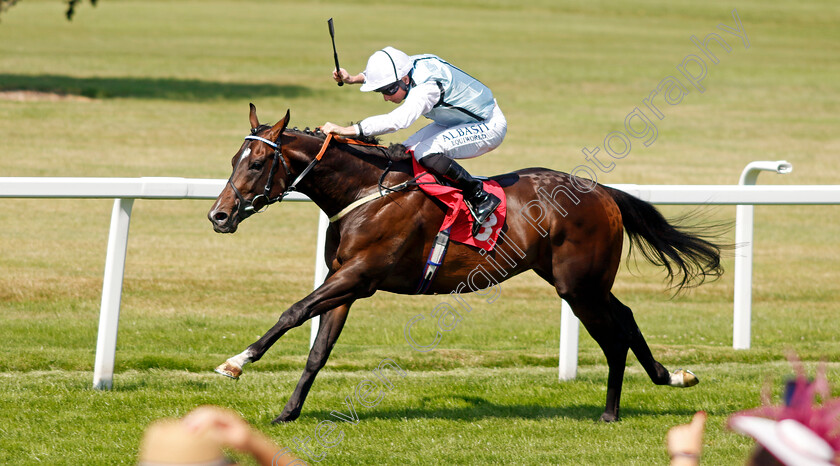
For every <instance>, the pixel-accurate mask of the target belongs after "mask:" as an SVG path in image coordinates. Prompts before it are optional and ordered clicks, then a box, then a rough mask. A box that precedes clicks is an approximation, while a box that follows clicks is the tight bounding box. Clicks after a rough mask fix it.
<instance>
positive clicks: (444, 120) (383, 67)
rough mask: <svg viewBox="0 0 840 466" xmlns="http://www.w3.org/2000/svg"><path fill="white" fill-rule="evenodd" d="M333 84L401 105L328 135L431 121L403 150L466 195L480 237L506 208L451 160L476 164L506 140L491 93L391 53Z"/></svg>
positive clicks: (431, 60) (449, 69)
mask: <svg viewBox="0 0 840 466" xmlns="http://www.w3.org/2000/svg"><path fill="white" fill-rule="evenodd" d="M333 79H335V80H336V81H337V82H345V83H348V84H362V87H361V89H360V90H361V91H362V92H369V91H375V92H379V93H382V96H383V97H384V99H385V100H386V101H388V102H393V103H395V104H400V103H401V104H402V105H400V106H399V107H397V108H396V109H394V110H393V111H391V112H390V113H387V114H384V115H377V116H372V117H368V118H365V119H364V120H362V121H360V122H359V123H357V124H354V125H352V126H339V125H336V124H334V123H330V122H327V123H325V124H324V125H323V126H322V127H321V130H322V131H324V132H325V133H333V134H337V135H340V136H348V137H356V136H361V135H366V136H378V135H380V134H387V133H393V132H395V131H398V130H401V129H405V128H408V127H409V126H411V124H412V123H414V122H415V121H417V120H418V119H419V118H420V117H421V116H425V117H426V118H428V119H430V120H432V121H433V122H432V123H430V124H429V125H427V126H425V127H423V128H422V129H420V131H418V132H416V133H415V134H414V135H412V136H411V137H409V138H408V139H407V140H406V141H405V142H404V143H403V144H404V145H405V146H406V147H407V148H408V149H409V150H411V151H413V153H414V158H415V159H416V160H417V162H418V163H419V164H420V165H421V166H422V167H423V168H425V169H426V170H428V171H429V172H430V173H432V174H434V175H436V176H438V177H442V178H444V179H446V180H448V181H449V182H450V183H451V184H452V185H453V186H454V187H456V188H458V189H460V190H461V191H462V192H463V194H464V200H465V201H466V203H467V206H468V207H469V208H470V211H471V212H472V214H473V217H475V222H473V235H475V234H476V233H477V232H478V231H479V229H480V227H481V224H482V223H484V221H485V220H487V218H488V217H489V216H490V214H492V213H493V211H494V210H495V209H496V207H498V206H499V204H500V202H501V201H500V200H499V198H497V197H496V196H494V195H492V194H490V193H488V192H487V191H485V190H484V187H483V184H482V182H481V181H480V180H477V179H475V178H473V177H472V176H471V175H470V174H469V173H467V171H466V170H465V169H464V168H463V167H461V165H459V164H458V163H457V162H455V160H453V159H468V158H473V157H478V156H479V155H482V154H485V153H487V152H490V151H491V150H493V149H495V148H496V147H498V146H499V144H501V143H502V140H503V139H504V138H505V133H506V132H507V121H505V116H504V115H503V114H502V111H501V110H500V109H499V106H498V105H496V100H495V99H494V98H493V92H492V91H491V90H490V89H489V88H488V87H487V86H485V85H484V84H482V83H481V82H479V81H478V80H477V79H475V78H473V77H472V76H470V75H468V74H467V73H465V72H463V71H461V70H460V69H458V68H456V67H455V66H453V65H451V64H449V63H448V62H446V61H444V60H442V59H441V58H439V57H437V56H435V55H414V56H408V55H406V54H405V53H403V52H401V51H399V50H397V49H395V48H393V47H385V48H384V49H382V50H377V51H376V52H375V53H374V54H373V55H371V56H370V58H369V59H368V62H367V67H366V68H365V71H364V72H362V73H360V74H357V75H355V76H351V75H350V74H349V73H348V72H347V70H345V69H344V68H341V69H339V70H337V71H333Z"/></svg>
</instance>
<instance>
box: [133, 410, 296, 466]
mask: <svg viewBox="0 0 840 466" xmlns="http://www.w3.org/2000/svg"><path fill="white" fill-rule="evenodd" d="M223 448H232V449H234V450H236V451H238V452H241V453H246V454H248V455H250V456H251V457H253V458H254V459H255V460H256V461H257V463H258V464H260V465H264V466H292V465H296V466H298V465H305V464H306V463H305V462H304V461H303V460H300V459H297V458H295V457H293V456H291V455H289V454H288V453H287V452H288V450H281V449H280V447H278V446H277V445H275V444H274V442H272V441H271V440H270V439H269V438H268V437H266V436H265V435H263V434H262V433H261V432H259V431H257V430H255V429H253V428H252V427H251V426H250V425H248V423H247V422H245V420H244V419H242V418H241V417H240V416H239V415H238V414H236V413H235V412H233V411H231V410H227V409H223V408H219V407H215V406H202V407H200V408H196V409H195V410H193V411H191V412H190V413H189V414H187V415H186V416H184V418H183V419H161V420H158V421H155V422H153V423H151V424H150V425H149V426H148V427H147V428H146V432H145V433H144V435H143V440H142V442H141V443H140V456H139V461H138V464H139V465H141V466H152V465H155V466H157V465H176V464H181V465H185V464H189V465H192V466H197V465H206V466H224V465H231V464H236V463H235V462H234V461H232V460H231V459H229V458H227V457H226V456H225V454H224V451H222V449H223Z"/></svg>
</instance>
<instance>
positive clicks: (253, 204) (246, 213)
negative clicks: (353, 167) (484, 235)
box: [228, 133, 417, 222]
mask: <svg viewBox="0 0 840 466" xmlns="http://www.w3.org/2000/svg"><path fill="white" fill-rule="evenodd" d="M245 140H254V141H260V142H262V143H265V144H268V145H269V146H270V147H271V148H273V149H274V156H273V158H272V160H271V168H270V169H269V172H268V180H266V182H265V187H264V188H263V192H262V193H261V194H257V195H256V196H254V198H253V199H251V200H250V201H248V200H246V199H245V197H244V196H242V193H240V192H239V190H238V189H237V188H236V186H234V184H233V177H234V176H235V175H236V169H235V168H234V170H233V173H231V175H230V178H228V184H229V185H230V187H231V188H232V189H233V193H234V194H235V195H236V198H237V200H238V201H239V216H240V218H243V219H244V218H247V217H250V216H251V215H253V214H258V213H262V212H265V210H266V209H267V208H268V206H269V205H271V204H274V203H276V202H280V201H282V200H283V199H284V198H285V197H286V196H288V195H289V194H291V193H293V192H295V191H297V185H298V183H300V181H301V180H302V179H303V178H304V177H305V176H306V175H307V174H309V172H310V171H312V169H313V168H315V165H317V164H318V162H320V161H321V158H323V157H324V154H325V153H326V152H327V147H329V145H330V142H331V141H332V140H335V141H337V142H340V143H343V144H351V145H356V146H369V147H381V148H384V147H385V146H382V145H380V144H373V143H369V142H364V141H359V140H357V139H351V138H345V137H341V136H333V134H332V133H329V134H327V137H326V138H325V139H324V143H323V145H321V150H319V151H318V154H317V155H316V156H315V158H314V159H312V161H311V162H309V165H307V166H306V168H304V169H303V171H302V172H300V174H299V175H298V176H297V177H296V178H295V179H294V181H292V183H291V184H289V185H288V186H286V188H284V189H283V192H281V193H280V194H279V195H277V196H275V197H271V191H272V189H273V188H274V175H275V174H276V173H277V162H278V160H279V161H280V163H281V164H282V165H283V169H284V170H285V171H286V177H287V178H288V177H291V176H292V172H291V170H290V169H289V164H288V163H287V162H286V158H285V157H283V151H282V147H281V145H280V136H278V137H277V141H271V140H269V139H266V138H263V137H260V136H257V135H256V134H250V135H248V136H245ZM390 166H391V161H390V160H389V162H388V168H386V170H385V172H384V173H383V174H382V177H381V178H380V181H379V191H378V192H376V193H373V194H371V195H368V196H365V197H362V198H361V199H357V200H356V201H355V202H353V203H351V204H350V205H348V206H347V207H345V208H344V209H342V210H341V211H340V212H339V213H338V214H336V215H334V216H332V217H330V222H335V221H336V220H339V219H340V218H342V217H344V216H345V215H347V214H348V213H349V212H350V211H352V210H353V209H355V208H356V207H359V206H361V205H363V204H366V203H368V202H370V201H373V200H375V199H379V198H381V197H385V196H386V195H388V194H390V193H391V192H397V191H400V190H402V189H405V188H406V187H408V186H409V185H410V184H411V183H412V182H415V181H417V177H415V178H413V179H411V180H408V181H404V182H402V183H400V184H398V185H396V186H391V187H386V186H383V185H382V180H383V179H384V177H385V174H386V173H387V172H388V169H390ZM237 168H238V167H237ZM383 189H384V191H385V192H384V193H383Z"/></svg>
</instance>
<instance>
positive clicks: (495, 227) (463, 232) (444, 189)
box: [412, 157, 507, 294]
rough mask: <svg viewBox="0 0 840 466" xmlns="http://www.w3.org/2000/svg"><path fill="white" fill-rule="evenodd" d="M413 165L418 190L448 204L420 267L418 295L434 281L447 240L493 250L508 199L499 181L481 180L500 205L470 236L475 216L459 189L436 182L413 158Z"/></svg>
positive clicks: (502, 222)
mask: <svg viewBox="0 0 840 466" xmlns="http://www.w3.org/2000/svg"><path fill="white" fill-rule="evenodd" d="M412 165H413V166H414V175H415V176H418V178H417V184H418V185H419V186H420V189H422V190H423V192H425V193H426V194H428V195H429V196H432V197H434V198H435V199H437V200H439V201H440V202H442V203H444V204H445V205H446V206H447V212H446V217H444V219H443V224H442V225H441V226H440V230H439V233H438V235H437V237H436V238H435V242H434V246H433V247H432V250H431V252H430V253H429V258H428V259H427V260H426V265H425V267H424V269H423V277H422V279H421V280H420V283H419V285H418V287H417V292H416V294H420V293H424V292H426V290H428V289H429V285H431V283H432V281H433V280H434V278H435V275H436V274H437V271H438V268H439V267H440V266H441V264H443V258H444V256H445V255H446V248H447V246H448V245H449V240H450V239H451V240H452V241H457V242H459V243H463V244H467V245H470V246H475V247H478V248H481V249H484V250H485V251H488V252H489V251H492V250H493V247H494V246H495V245H496V241H498V239H499V232H501V231H502V227H504V225H505V215H506V213H507V199H506V198H505V192H504V190H503V189H502V187H501V186H499V183H497V182H495V181H492V180H485V181H484V189H485V190H486V191H487V192H489V193H490V194H493V195H495V196H496V197H498V198H499V199H501V201H502V203H501V204H499V207H497V208H496V210H495V211H494V212H493V213H492V214H491V215H490V217H488V218H487V220H486V221H485V222H484V223H483V224H482V225H481V230H479V232H478V234H477V235H475V236H473V235H472V224H473V221H474V219H473V216H472V214H471V213H470V211H469V208H467V205H466V204H465V203H464V196H463V195H462V194H461V190H459V189H457V188H453V187H452V186H445V185H442V184H439V183H438V182H437V180H436V179H435V177H434V176H432V175H431V174H430V173H427V172H426V170H425V169H424V168H423V167H421V166H420V164H418V163H417V161H416V160H414V158H413V157H412Z"/></svg>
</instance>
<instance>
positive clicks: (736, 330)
mask: <svg viewBox="0 0 840 466" xmlns="http://www.w3.org/2000/svg"><path fill="white" fill-rule="evenodd" d="M762 171H770V172H776V173H778V174H780V175H784V174H787V173H790V172H791V171H793V165H791V164H790V163H789V162H787V161H786V160H777V161H775V162H769V161H760V162H750V163H749V164H747V166H746V167H744V171H742V172H741V179H740V180H739V181H738V184H739V185H742V186H744V185H754V184H755V183H756V180H757V179H758V175H759V173H761V172H762ZM753 210H754V206H752V205H746V204H738V207H737V208H736V210H735V244H736V245H737V247H738V252H737V253H736V254H735V298H734V307H735V309H734V310H733V315H734V317H733V323H732V347H733V348H735V349H749V348H750V322H751V320H752V260H753V245H752V243H753Z"/></svg>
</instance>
